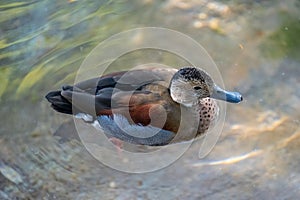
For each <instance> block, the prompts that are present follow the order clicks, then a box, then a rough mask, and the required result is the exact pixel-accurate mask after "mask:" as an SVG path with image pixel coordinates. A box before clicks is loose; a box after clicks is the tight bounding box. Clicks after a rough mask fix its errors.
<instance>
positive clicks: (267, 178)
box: [0, 0, 300, 199]
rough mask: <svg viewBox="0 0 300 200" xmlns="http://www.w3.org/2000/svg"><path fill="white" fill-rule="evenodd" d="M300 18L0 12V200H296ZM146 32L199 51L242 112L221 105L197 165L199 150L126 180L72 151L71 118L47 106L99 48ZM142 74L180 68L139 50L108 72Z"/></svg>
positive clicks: (87, 5) (214, 5) (99, 10)
mask: <svg viewBox="0 0 300 200" xmlns="http://www.w3.org/2000/svg"><path fill="white" fill-rule="evenodd" d="M299 9H300V4H299V2H298V1H292V0H289V1H285V2H280V1H272V2H269V1H255V2H253V3H248V2H247V1H226V2H223V1H222V2H221V1H220V2H219V1H202V0H201V1H196V0H195V1H194V0H192V1H182V0H169V1H164V2H158V1H151V0H143V1H130V2H129V1H76V0H75V1H71V0H70V1H67V0H66V1H50V0H45V1H32V2H17V1H2V2H1V4H0V24H1V25H0V33H1V34H0V51H1V54H0V63H1V68H0V79H1V84H0V105H1V106H0V113H1V116H2V120H1V127H0V131H1V139H0V143H1V144H0V155H1V156H0V159H1V160H0V172H1V173H0V199H17V198H20V199H42V198H43V199H62V198H64V199H98V198H101V199H221V198H223V199H224V198H227V199H232V198H236V199H252V198H255V199H297V198H298V197H299V196H300V185H299V182H300V170H299V165H300V155H299V150H300V149H299V147H300V142H299V141H300V121H299V118H300V114H299V112H298V111H299V100H300V91H299V75H300V68H299V64H300V60H299V55H298V52H299V50H300V39H299V37H298V35H299V32H300V25H299V19H300V16H299V13H300V12H299ZM145 26H154V27H166V28H170V29H173V30H177V31H179V32H182V33H184V34H186V35H188V36H190V37H192V38H193V39H194V40H196V41H197V42H199V43H200V44H201V45H202V46H203V47H204V48H205V49H206V50H207V51H208V53H209V54H210V55H211V57H212V58H213V60H214V61H215V63H216V64H217V66H218V68H219V70H220V72H221V75H222V78H223V81H224V84H225V87H226V89H230V90H237V91H240V92H241V93H242V94H243V97H244V101H243V102H242V103H240V104H238V105H232V104H228V105H227V114H226V121H225V124H224V129H223V132H222V135H221V137H220V139H219V141H218V143H217V145H216V146H215V148H214V149H213V151H212V152H211V153H210V154H209V155H208V156H207V157H205V158H204V159H199V158H198V151H199V146H200V143H199V141H196V142H195V143H193V145H192V146H191V147H190V148H189V149H188V151H187V152H185V153H184V155H183V156H182V157H181V158H180V159H178V160H177V161H176V162H174V163H173V164H172V165H170V166H168V167H166V168H164V169H161V170H159V171H155V172H151V173H145V174H128V173H124V172H119V171H116V170H114V169H111V168H109V167H106V166H105V165H103V164H101V163H99V162H98V161H97V160H96V159H94V158H93V157H92V156H91V155H90V154H89V153H88V152H87V150H86V149H85V148H84V146H83V145H82V143H80V142H79V141H78V140H76V135H74V134H73V132H74V127H73V124H72V123H71V122H70V121H71V120H72V117H70V116H66V115H63V114H59V113H56V112H54V111H53V110H52V109H51V108H50V107H49V104H48V103H47V102H46V100H45V99H44V95H45V94H46V93H47V92H48V91H49V90H53V89H57V88H60V87H61V85H63V84H72V83H73V82H74V79H75V76H76V72H77V69H78V68H79V67H80V65H81V63H82V61H83V59H84V58H85V57H86V56H87V55H88V53H89V52H90V51H91V50H92V49H93V48H94V47H95V46H96V45H97V44H98V43H100V42H101V41H103V40H104V39H106V38H108V37H109V36H111V35H113V34H116V33H119V32H121V31H125V30H129V29H131V28H139V27H145ZM132 37H133V39H134V40H137V41H139V39H142V38H138V37H137V36H132ZM148 62H158V63H163V64H166V65H170V66H174V67H180V66H182V65H185V64H187V63H186V61H185V60H183V59H179V58H178V57H176V56H174V55H173V54H168V53H163V52H161V51H156V50H144V51H137V52H132V53H131V54H129V55H127V56H122V57H121V58H119V59H118V60H117V61H115V62H114V64H113V67H112V68H111V69H110V70H111V71H114V70H120V69H128V68H130V67H131V66H135V65H139V64H143V63H148ZM74 138H75V139H74ZM157 159H159V158H157ZM154 162H156V160H155V161H154Z"/></svg>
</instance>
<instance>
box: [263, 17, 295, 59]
mask: <svg viewBox="0 0 300 200" xmlns="http://www.w3.org/2000/svg"><path fill="white" fill-rule="evenodd" d="M282 21H283V22H282V23H281V26H280V27H279V28H278V29H277V30H276V31H275V32H273V33H272V34H271V35H270V36H269V37H268V38H267V40H266V41H265V42H264V43H263V45H262V48H261V49H262V52H263V53H264V55H265V56H267V57H270V58H283V57H289V58H292V59H297V60H299V59H300V57H299V51H300V37H299V35H300V19H297V18H295V17H292V16H284V17H283V20H282Z"/></svg>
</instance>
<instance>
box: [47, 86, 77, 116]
mask: <svg viewBox="0 0 300 200" xmlns="http://www.w3.org/2000/svg"><path fill="white" fill-rule="evenodd" d="M45 97H46V99H47V100H48V101H49V102H50V103H51V107H52V108H53V109H54V110H56V111H58V112H61V113H65V114H72V104H71V103H70V102H69V101H68V100H67V99H66V98H64V97H63V96H62V95H61V90H57V91H51V92H49V93H48V94H47V95H46V96H45Z"/></svg>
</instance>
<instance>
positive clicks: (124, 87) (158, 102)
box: [46, 67, 241, 145]
mask: <svg viewBox="0 0 300 200" xmlns="http://www.w3.org/2000/svg"><path fill="white" fill-rule="evenodd" d="M194 69H196V70H194ZM198 70H200V69H198V68H192V67H188V68H183V69H181V70H179V71H178V70H176V69H170V68H147V69H138V70H132V71H122V72H116V73H112V74H108V75H105V76H102V77H100V78H94V79H90V80H87V81H84V82H80V83H78V84H76V85H74V86H64V87H63V88H62V90H61V91H53V92H50V93H48V94H47V96H46V98H47V99H48V101H49V102H51V103H52V107H53V108H54V109H55V110H57V111H58V112H62V113H67V114H78V113H85V114H88V115H90V116H93V119H97V121H98V122H99V124H100V126H101V127H102V129H103V130H104V131H105V132H106V133H107V135H108V136H110V137H116V138H119V139H121V140H124V141H128V142H131V143H136V144H143V145H165V144H168V143H170V142H171V141H172V140H173V139H174V137H175V136H176V133H177V132H178V130H179V129H181V130H185V129H184V128H183V129H182V127H185V126H186V128H187V127H189V126H190V124H184V123H190V122H191V121H195V119H196V120H197V123H196V126H198V127H193V128H195V131H194V132H196V133H195V134H190V133H189V134H186V135H183V136H181V137H179V140H190V139H192V138H194V137H195V136H198V135H201V134H203V133H204V132H205V131H206V130H207V129H208V128H209V126H210V125H211V123H213V122H214V121H215V119H216V118H217V116H218V110H219V109H218V105H217V103H216V101H215V100H214V99H212V98H210V96H213V95H212V94H213V91H210V87H215V85H214V83H213V82H212V80H211V78H210V77H209V76H208V75H207V74H206V73H205V72H203V71H202V70H200V71H198ZM197 76H200V77H197ZM201 76H203V77H201ZM206 79H208V80H206ZM183 80H184V81H183ZM186 84H188V85H186ZM204 86H205V87H204ZM191 88H192V89H191ZM193 88H194V89H193ZM216 88H217V89H219V88H218V87H217V86H216ZM201 89H202V91H201ZM190 90H192V91H190ZM194 90H195V91H194ZM203 90H204V92H203ZM222 92H225V91H222ZM203 94H204V96H203ZM228 94H230V95H233V96H229V97H232V99H226V98H227V96H226V95H228ZM218 95H219V94H218ZM224 95H225V96H224ZM238 95H239V94H238V93H228V92H227V93H226V94H225V93H224V94H223V96H220V98H221V99H222V98H223V100H229V101H231V102H239V101H241V96H238ZM235 98H236V99H235ZM184 113H185V114H184ZM186 113H188V114H186ZM182 116H185V119H184V120H182ZM187 118H189V119H187ZM191 124H195V123H191ZM172 142H174V141H172ZM176 142H178V140H176Z"/></svg>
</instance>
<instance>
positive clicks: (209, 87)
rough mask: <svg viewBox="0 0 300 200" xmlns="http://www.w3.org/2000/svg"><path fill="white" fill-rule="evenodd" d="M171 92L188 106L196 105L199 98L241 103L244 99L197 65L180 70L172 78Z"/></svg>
mask: <svg viewBox="0 0 300 200" xmlns="http://www.w3.org/2000/svg"><path fill="white" fill-rule="evenodd" d="M170 93H171V97H172V99H173V100H174V101H175V102H177V103H180V104H182V105H184V106H187V107H191V106H193V105H196V104H197V103H198V102H199V99H202V98H206V97H210V98H214V99H220V100H224V101H227V102H230V103H239V102H241V101H242V100H243V98H242V95H241V94H240V93H238V92H228V91H225V90H223V89H221V88H220V87H219V86H217V85H216V84H215V83H214V81H213V80H212V78H211V77H210V76H209V75H208V74H207V73H206V72H205V71H203V70H202V69H199V68H196V67H184V68H181V69H180V70H178V71H177V72H176V73H175V74H174V76H173V78H172V80H171V83H170Z"/></svg>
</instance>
